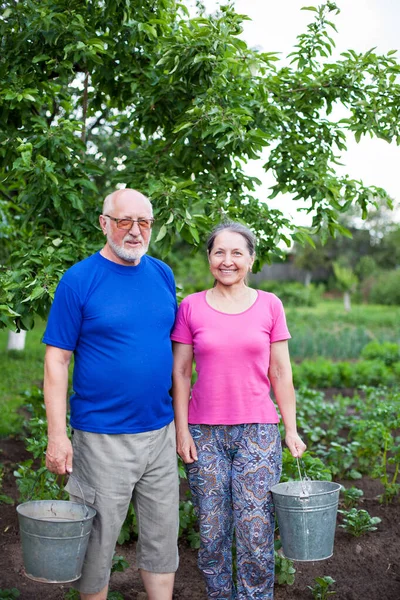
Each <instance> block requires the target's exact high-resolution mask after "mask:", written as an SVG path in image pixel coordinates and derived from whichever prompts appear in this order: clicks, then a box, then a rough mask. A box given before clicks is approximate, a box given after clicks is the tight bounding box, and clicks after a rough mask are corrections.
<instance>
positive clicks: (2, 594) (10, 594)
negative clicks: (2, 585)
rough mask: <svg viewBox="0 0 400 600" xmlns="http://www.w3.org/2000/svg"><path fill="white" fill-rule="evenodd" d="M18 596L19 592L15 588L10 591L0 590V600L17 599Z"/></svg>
mask: <svg viewBox="0 0 400 600" xmlns="http://www.w3.org/2000/svg"><path fill="white" fill-rule="evenodd" d="M20 595H21V592H20V591H19V590H17V588H11V589H10V590H0V598H1V600H6V599H10V600H12V599H13V598H19V597H20Z"/></svg>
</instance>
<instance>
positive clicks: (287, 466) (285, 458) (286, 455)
mask: <svg viewBox="0 0 400 600" xmlns="http://www.w3.org/2000/svg"><path fill="white" fill-rule="evenodd" d="M301 470H302V476H304V475H307V477H309V479H313V480H320V481H332V475H331V471H330V469H329V467H327V466H326V465H324V463H323V462H322V460H321V459H319V458H317V457H316V456H314V455H313V453H312V452H305V453H304V454H303V456H302V459H301ZM298 479H299V471H298V468H297V461H296V459H295V458H293V456H292V455H291V454H290V451H289V449H288V448H284V449H283V452H282V476H281V481H282V482H283V481H291V480H298Z"/></svg>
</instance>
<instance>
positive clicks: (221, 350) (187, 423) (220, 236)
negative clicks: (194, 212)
mask: <svg viewBox="0 0 400 600" xmlns="http://www.w3.org/2000/svg"><path fill="white" fill-rule="evenodd" d="M207 250H208V261H209V265H210V271H211V273H212V275H213V277H214V279H215V283H214V287H213V288H212V289H209V290H205V291H203V292H199V293H197V294H192V295H190V296H188V297H187V298H185V300H183V302H182V303H181V305H180V308H179V311H178V316H177V320H176V324H175V328H174V330H173V333H172V340H173V341H174V384H173V400H174V409H175V423H176V432H177V450H178V453H179V455H180V456H181V458H182V460H183V461H184V463H185V464H186V470H187V476H188V482H189V486H190V489H191V492H192V497H193V504H194V506H195V510H196V513H197V516H198V518H199V526H200V540H201V541H200V550H199V558H198V565H199V568H200V570H201V571H202V573H203V575H204V577H205V581H206V589H207V595H208V598H213V599H215V598H220V599H222V598H223V599H225V600H232V599H236V598H237V599H245V598H246V599H250V598H251V599H254V598H263V599H264V600H265V599H271V598H273V586H274V509H273V503H272V497H271V496H272V495H271V492H270V489H271V486H273V485H274V484H275V483H278V481H279V478H280V475H281V469H282V452H281V440H280V435H279V429H278V422H279V416H278V413H277V411H276V408H275V405H274V403H273V401H272V400H271V397H270V387H271V386H272V389H273V392H274V396H275V398H276V402H277V404H278V407H279V411H280V414H281V416H282V419H283V423H284V425H285V442H286V445H287V446H288V448H289V450H290V452H291V453H292V455H293V456H295V457H300V456H301V455H302V453H303V452H304V450H305V448H306V446H305V444H304V443H303V441H302V440H301V439H300V437H299V436H298V434H297V429H296V399H295V392H294V388H293V382H292V371H291V366H290V359H289V352H288V339H289V338H290V334H289V331H288V329H287V326H286V320H285V314H284V311H283V307H282V303H281V301H280V300H279V299H278V298H277V297H276V296H275V295H274V294H270V293H268V292H263V291H260V290H255V289H252V288H249V287H248V286H247V284H246V278H247V275H248V273H249V271H251V268H252V265H253V262H254V258H255V237H254V235H253V233H252V232H251V231H250V230H249V229H248V228H247V227H244V226H243V225H241V224H239V223H232V222H229V223H223V224H222V225H219V226H218V227H217V228H216V229H215V230H214V231H213V232H212V234H211V235H210V238H209V240H208V245H207ZM193 359H194V360H195V363H196V371H197V381H196V383H195V384H194V386H193V389H191V376H192V363H193ZM234 532H235V539H236V556H237V586H236V587H235V584H234V582H233V577H232V542H233V535H234Z"/></svg>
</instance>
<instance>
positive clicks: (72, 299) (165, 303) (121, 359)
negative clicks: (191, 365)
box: [43, 253, 177, 433]
mask: <svg viewBox="0 0 400 600" xmlns="http://www.w3.org/2000/svg"><path fill="white" fill-rule="evenodd" d="M176 310H177V305H176V296H175V282H174V277H173V274H172V271H171V269H170V268H169V267H168V266H167V265H166V264H164V263H163V262H161V261H160V260H157V259H155V258H152V257H150V256H143V257H142V258H141V260H140V263H139V264H138V265H137V266H124V265H120V264H117V263H114V262H112V261H110V260H107V259H106V258H104V257H103V256H101V254H100V253H97V254H94V255H93V256H90V257H89V258H87V259H85V260H83V261H81V262H79V263H77V264H76V265H74V266H73V267H71V268H70V269H69V270H68V271H67V272H66V273H65V274H64V276H63V277H62V279H61V281H60V283H59V285H58V287H57V290H56V294H55V297H54V302H53V305H52V307H51V311H50V315H49V320H48V323H47V328H46V331H45V334H44V336H43V342H44V343H45V344H48V345H50V346H56V347H57V348H62V349H64V350H72V351H73V352H74V357H75V363H74V375H73V388H74V394H73V395H72V397H71V400H70V404H71V426H72V427H73V428H75V429H80V430H82V431H91V432H95V433H140V432H143V431H151V430H155V429H160V428H161V427H164V426H165V425H167V424H168V423H170V422H171V421H172V419H173V410H172V400H171V396H170V394H169V390H170V388H171V374H172V349H171V341H170V333H171V330H172V327H173V325H174V320H175V314H176Z"/></svg>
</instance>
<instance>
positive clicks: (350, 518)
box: [339, 508, 382, 537]
mask: <svg viewBox="0 0 400 600" xmlns="http://www.w3.org/2000/svg"><path fill="white" fill-rule="evenodd" d="M339 512H340V513H341V514H342V515H343V523H341V524H340V525H339V527H342V528H343V529H344V530H345V531H347V532H348V533H351V535H354V536H355V537H359V536H360V535H363V534H364V533H368V532H370V531H376V529H377V527H376V525H378V523H380V522H381V520H382V519H380V518H379V517H371V515H370V514H369V512H368V511H366V510H363V509H361V510H358V509H357V508H351V509H350V510H348V511H347V510H339Z"/></svg>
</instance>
